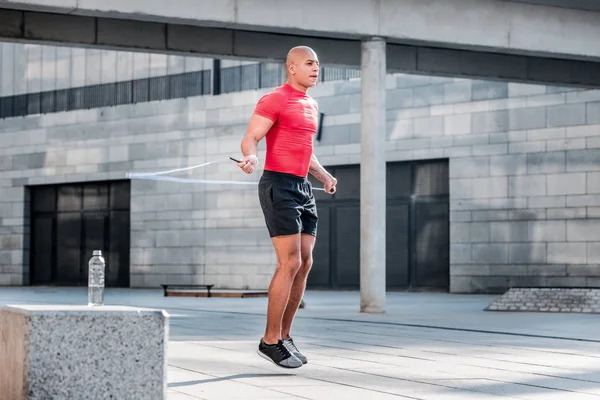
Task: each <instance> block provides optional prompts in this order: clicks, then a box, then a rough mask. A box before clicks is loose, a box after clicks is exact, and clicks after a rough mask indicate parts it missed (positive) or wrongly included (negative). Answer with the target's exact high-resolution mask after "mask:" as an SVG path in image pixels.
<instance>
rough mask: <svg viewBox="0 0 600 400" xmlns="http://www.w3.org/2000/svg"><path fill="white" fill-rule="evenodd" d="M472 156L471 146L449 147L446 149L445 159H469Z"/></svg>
mask: <svg viewBox="0 0 600 400" xmlns="http://www.w3.org/2000/svg"><path fill="white" fill-rule="evenodd" d="M470 155H471V146H459V147H448V148H445V149H444V157H446V158H449V159H451V160H453V159H457V158H460V157H469V156H470Z"/></svg>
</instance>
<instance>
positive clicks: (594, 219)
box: [0, 75, 600, 292]
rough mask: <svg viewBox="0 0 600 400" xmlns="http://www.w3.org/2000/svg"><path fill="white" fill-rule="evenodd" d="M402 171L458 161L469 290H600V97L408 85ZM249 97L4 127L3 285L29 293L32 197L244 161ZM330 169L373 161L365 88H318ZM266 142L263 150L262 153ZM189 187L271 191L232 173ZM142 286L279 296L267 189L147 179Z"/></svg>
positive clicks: (228, 168)
mask: <svg viewBox="0 0 600 400" xmlns="http://www.w3.org/2000/svg"><path fill="white" fill-rule="evenodd" d="M387 83H388V96H387V101H388V102H387V109H388V111H387V118H388V121H387V122H388V125H387V132H386V134H387V139H388V142H387V159H388V161H402V160H417V159H431V158H443V157H446V158H449V163H450V220H451V227H450V228H451V229H450V260H451V265H450V271H451V291H453V292H501V291H504V290H505V289H506V288H508V287H510V286H514V285H524V284H527V285H536V286H549V285H554V286H564V285H569V284H572V285H575V284H576V285H577V286H593V285H596V286H597V285H598V284H599V281H600V269H599V268H598V267H597V266H598V265H599V264H600V235H598V234H597V233H596V232H597V231H596V229H597V228H599V227H600V183H598V182H600V156H599V154H600V151H598V150H599V149H600V119H599V118H598V117H597V116H596V114H598V112H597V111H598V110H600V106H598V104H599V103H600V91H597V90H570V89H563V90H555V88H552V87H545V86H538V85H528V84H517V83H508V84H507V83H498V82H482V81H470V80H463V79H450V78H433V77H423V76H410V75H395V76H390V77H389V79H388V82H387ZM267 91H268V90H262V91H248V92H242V93H232V94H226V95H221V96H217V97H198V98H190V99H178V100H171V101H163V102H155V103H147V104H137V105H127V106H121V107H113V108H110V109H97V110H82V111H76V112H71V113H59V114H52V115H43V116H30V117H26V118H18V119H8V120H3V121H0V131H1V132H0V170H1V171H2V175H1V177H0V186H1V190H2V197H1V198H0V246H1V247H0V284H2V285H7V284H8V285H18V284H23V283H27V280H28V274H29V269H28V257H27V243H28V236H27V235H28V232H29V231H28V229H27V228H26V225H27V220H26V219H25V218H24V213H23V210H24V202H25V200H26V199H25V198H24V196H25V194H24V193H25V191H24V189H23V186H24V185H36V184H48V183H63V182H76V181H82V180H83V181H85V180H104V179H122V178H123V177H124V174H125V173H126V172H128V171H131V170H134V171H157V170H163V169H171V168H178V167H184V166H190V165H194V164H199V163H202V162H204V161H207V160H215V159H219V158H225V157H227V156H230V155H236V154H239V141H240V139H241V136H242V135H243V133H244V129H245V125H246V123H247V120H248V117H249V116H250V114H251V112H252V109H253V107H254V104H255V103H256V101H257V100H258V99H259V97H260V96H261V95H262V94H263V93H265V92H267ZM311 94H312V95H313V96H314V97H315V98H316V99H317V100H318V102H319V104H320V109H321V111H322V112H323V113H324V114H325V119H324V129H323V132H322V140H321V141H320V142H319V143H317V146H316V150H315V151H316V154H317V155H318V157H319V159H320V160H321V162H322V163H323V164H324V165H339V164H356V163H358V162H359V160H360V81H359V80H353V81H348V82H331V83H326V84H322V85H319V86H318V87H316V88H315V89H313V90H312V91H311ZM262 150H264V143H263V144H261V151H262ZM178 176H183V177H193V178H200V179H218V180H228V179H233V180H250V181H256V180H258V178H259V175H258V174H256V175H254V176H250V177H248V176H245V175H244V174H242V173H240V171H238V170H237V169H236V168H235V166H234V165H233V163H229V162H224V163H222V164H218V165H213V166H210V167H207V168H204V169H198V170H194V171H192V172H190V173H188V174H181V175H178ZM131 201H132V204H131V207H132V214H131V220H132V224H131V226H132V232H131V282H132V286H136V287H149V286H153V287H155V286H157V285H158V284H160V283H162V282H165V281H169V282H174V283H177V282H179V283H205V282H206V283H213V284H215V285H216V286H217V287H226V288H252V289H266V288H267V286H268V283H269V279H270V277H271V275H272V273H273V269H274V264H275V256H274V254H273V250H272V248H271V242H270V239H269V237H268V235H267V232H266V229H265V227H264V222H263V220H262V215H261V213H260V208H259V205H258V200H257V196H256V187H255V186H225V185H185V184H177V183H173V182H152V181H139V180H134V181H133V182H132V200H131Z"/></svg>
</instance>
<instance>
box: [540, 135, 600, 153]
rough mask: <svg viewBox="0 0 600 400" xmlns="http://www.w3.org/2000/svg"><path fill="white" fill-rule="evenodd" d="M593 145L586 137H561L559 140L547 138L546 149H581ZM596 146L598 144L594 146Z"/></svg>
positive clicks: (552, 150)
mask: <svg viewBox="0 0 600 400" xmlns="http://www.w3.org/2000/svg"><path fill="white" fill-rule="evenodd" d="M590 147H592V146H590V145H589V143H588V142H587V141H586V139H584V138H580V139H559V140H547V141H546V150H547V151H549V152H555V151H565V150H579V149H586V148H588V149H589V148H590ZM594 147H596V146H594Z"/></svg>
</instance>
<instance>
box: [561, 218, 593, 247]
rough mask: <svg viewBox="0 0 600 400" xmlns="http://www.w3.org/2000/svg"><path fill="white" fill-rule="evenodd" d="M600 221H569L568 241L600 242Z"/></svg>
mask: <svg viewBox="0 0 600 400" xmlns="http://www.w3.org/2000/svg"><path fill="white" fill-rule="evenodd" d="M599 228H600V219H588V220H573V221H567V241H569V242H593V241H600V229H599Z"/></svg>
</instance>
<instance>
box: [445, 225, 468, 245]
mask: <svg viewBox="0 0 600 400" xmlns="http://www.w3.org/2000/svg"><path fill="white" fill-rule="evenodd" d="M470 242H471V224H470V223H467V222H456V223H452V224H450V243H451V244H454V243H470Z"/></svg>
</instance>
